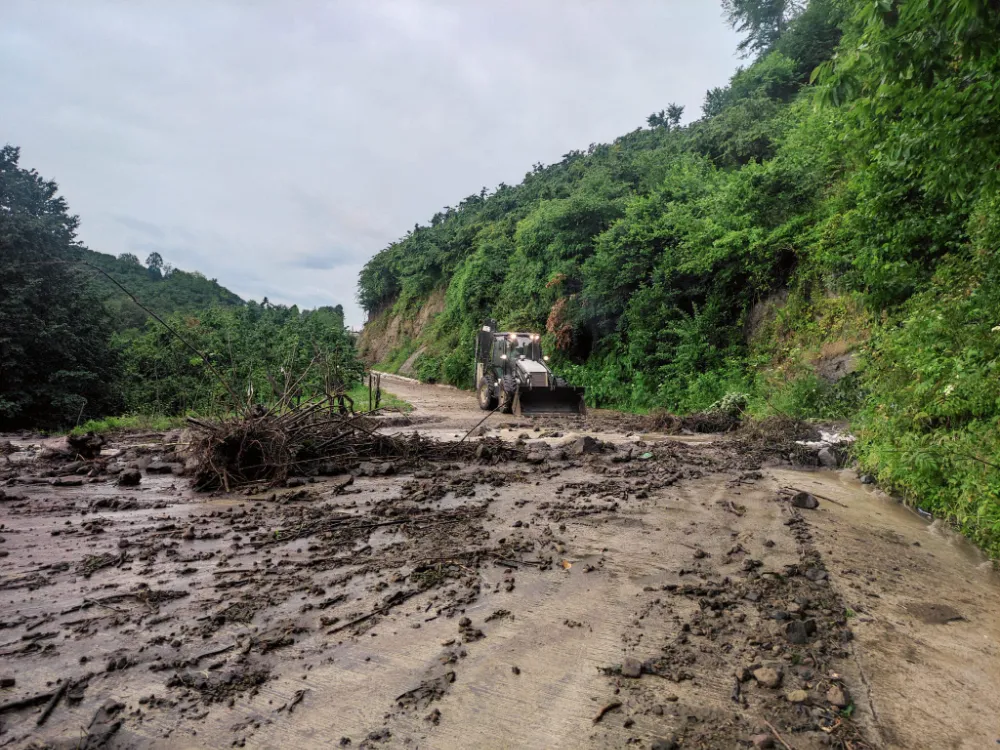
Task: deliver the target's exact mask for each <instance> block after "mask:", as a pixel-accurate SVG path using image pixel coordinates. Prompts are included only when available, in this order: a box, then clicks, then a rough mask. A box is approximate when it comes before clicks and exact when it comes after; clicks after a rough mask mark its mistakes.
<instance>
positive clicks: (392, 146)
mask: <svg viewBox="0 0 1000 750" xmlns="http://www.w3.org/2000/svg"><path fill="white" fill-rule="evenodd" d="M736 42H737V39H736V37H735V36H734V35H733V33H732V32H731V31H730V30H729V29H727V28H726V27H725V25H724V23H723V20H722V17H721V11H720V9H719V7H718V6H717V5H716V4H715V3H713V2H710V1H706V0H683V1H682V0H626V1H625V2H611V0H606V1H605V2H587V1H586V0H544V1H541V2H539V1H537V0H514V1H512V2H505V3H486V2H477V1H475V0H454V1H453V2H434V1H433V0H365V2H357V1H356V0H344V1H343V2H325V3H324V2H304V1H302V2H290V3H277V2H263V1H262V0H258V1H257V2H244V1H243V0H213V2H209V3H206V2H202V1H200V0H199V1H195V0H181V1H174V2H170V3H162V2H151V1H145V2H144V1H136V2H130V3H122V2H119V1H118V0H75V1H73V2H70V1H69V0H65V1H64V2H55V1H52V2H45V3H38V2H34V1H33V0H6V2H5V4H4V23H3V25H2V26H0V97H2V101H4V103H5V107H4V126H5V128H4V131H3V133H2V138H4V139H6V140H8V141H9V142H11V143H13V144H15V145H19V146H21V147H22V164H23V165H25V166H30V167H35V168H37V169H38V170H39V171H40V172H41V173H42V174H43V175H44V176H46V177H49V178H52V179H55V180H57V181H58V182H59V183H60V185H61V187H62V189H63V192H64V194H65V195H66V197H67V200H68V201H69V203H70V206H71V207H72V209H73V210H74V211H75V212H77V213H79V214H80V216H81V219H82V226H81V230H80V234H81V238H82V239H83V240H84V241H85V242H86V243H87V244H88V245H90V246H91V247H92V248H94V249H95V250H100V251H102V252H108V253H112V254H118V253H121V252H127V251H130V250H132V249H134V248H137V247H140V246H148V245H149V244H150V242H151V241H153V242H155V243H156V244H157V245H159V246H161V247H163V248H164V250H163V251H161V252H162V253H163V255H164V257H165V258H166V259H167V260H168V261H169V262H171V263H173V264H174V265H176V266H178V267H181V268H186V269H190V270H200V271H202V272H203V273H205V274H206V275H207V276H209V277H215V278H218V279H219V281H220V282H221V283H223V284H224V285H226V286H229V287H230V288H232V289H233V291H235V292H237V293H238V294H240V295H242V296H244V297H255V298H260V297H263V296H265V295H266V296H268V297H269V298H270V299H272V300H275V301H282V302H288V303H292V302H297V303H298V304H300V305H304V306H312V305H317V304H337V303H342V304H343V305H344V307H345V309H346V310H347V311H348V318H349V321H350V322H352V323H355V324H357V323H359V322H360V320H361V313H360V310H358V308H357V305H356V304H355V302H354V296H355V291H356V290H355V287H356V280H357V272H358V269H359V268H360V267H361V265H363V263H364V262H365V261H366V260H367V259H368V258H369V257H371V255H373V254H374V253H375V252H377V251H378V250H379V249H381V248H382V247H384V246H385V244H386V243H387V242H388V241H390V240H392V239H394V238H396V237H399V236H400V235H402V234H403V233H405V232H406V231H407V230H408V229H410V228H412V226H413V225H414V224H415V223H417V222H424V221H426V220H428V219H429V218H430V216H431V215H433V214H434V213H435V212H436V211H438V210H439V209H440V208H442V207H443V206H445V205H456V204H457V203H458V202H459V201H460V200H461V199H462V198H463V197H465V196H467V195H469V194H471V193H475V192H478V191H479V189H480V188H481V187H482V186H489V187H493V186H495V185H496V184H498V183H499V182H501V181H502V182H507V183H509V184H513V183H517V182H519V181H520V179H521V178H522V177H523V176H524V174H525V172H527V171H528V170H529V169H530V166H531V164H533V163H535V162H538V161H541V162H545V163H551V162H553V161H556V160H558V159H559V158H560V157H561V155H562V154H564V153H566V152H567V151H570V150H571V149H576V148H581V149H582V148H586V147H587V145H588V144H590V143H592V142H605V141H609V140H612V139H613V138H615V137H616V136H618V135H621V134H622V133H625V132H627V131H629V130H632V129H634V128H635V127H638V126H639V125H641V124H643V122H644V120H645V117H646V115H647V114H649V113H650V112H652V111H654V110H658V109H661V108H662V107H664V106H666V104H667V103H668V102H671V101H677V102H680V103H682V104H684V105H686V106H687V108H688V113H689V115H694V114H695V113H697V111H698V108H699V106H700V104H701V101H702V98H703V96H704V92H705V91H706V90H707V89H708V88H711V87H712V86H717V85H720V84H723V83H724V82H725V81H726V80H727V79H728V77H729V75H730V74H731V73H732V72H733V70H734V69H735V67H736V65H737V64H738V59H737V58H736V57H735V55H734V54H733V51H734V50H735V45H736ZM151 228H152V229H151ZM151 232H153V233H154V234H155V233H156V232H159V233H161V234H159V235H157V236H155V237H154V236H152V235H151ZM308 258H317V259H319V260H316V261H314V262H313V263H312V264H311V265H307V266H303V262H302V259H308Z"/></svg>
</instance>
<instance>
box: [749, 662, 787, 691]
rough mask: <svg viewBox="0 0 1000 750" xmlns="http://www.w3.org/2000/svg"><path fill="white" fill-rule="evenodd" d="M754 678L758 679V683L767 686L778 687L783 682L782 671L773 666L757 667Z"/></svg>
mask: <svg viewBox="0 0 1000 750" xmlns="http://www.w3.org/2000/svg"><path fill="white" fill-rule="evenodd" d="M753 678H754V679H755V680H757V682H758V684H760V685H762V686H764V687H766V688H772V689H773V688H776V687H778V686H779V685H780V684H781V672H779V671H778V670H776V669H774V668H772V667H761V668H760V669H755V670H754V672H753Z"/></svg>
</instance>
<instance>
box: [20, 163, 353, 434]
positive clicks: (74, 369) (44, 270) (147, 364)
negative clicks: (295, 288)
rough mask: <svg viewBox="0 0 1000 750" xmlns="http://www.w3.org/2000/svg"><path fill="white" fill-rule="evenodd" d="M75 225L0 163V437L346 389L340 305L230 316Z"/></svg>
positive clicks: (52, 189)
mask: <svg viewBox="0 0 1000 750" xmlns="http://www.w3.org/2000/svg"><path fill="white" fill-rule="evenodd" d="M78 225H79V219H78V218H77V217H76V216H73V215H72V214H70V212H69V208H68V205H67V202H66V200H65V199H64V198H63V197H61V196H60V195H59V194H58V186H57V185H56V183H55V182H53V181H51V180H46V179H44V178H43V177H42V176H41V175H39V174H38V173H37V172H36V171H34V170H31V169H27V168H24V167H22V166H21V165H20V152H19V151H18V149H17V148H16V147H14V146H9V145H8V146H6V147H4V148H3V149H2V150H0V429H2V430H9V429H23V428H29V429H61V428H67V427H73V426H75V425H78V424H83V423H85V422H86V421H87V420H90V419H100V418H102V417H106V416H109V415H115V416H117V415H122V414H131V415H136V414H141V415H154V416H177V415H183V414H186V413H190V412H198V413H203V414H204V413H218V412H225V411H227V410H230V409H232V408H234V407H233V403H232V401H233V399H232V397H231V395H230V392H231V391H232V392H235V393H238V394H239V396H240V399H241V401H242V400H245V401H247V402H249V403H251V404H253V403H268V402H269V401H271V400H273V399H274V398H275V393H276V391H282V392H283V391H284V390H285V389H287V388H288V387H289V384H290V379H291V381H294V384H295V387H296V389H297V390H299V391H301V392H302V393H303V394H304V395H310V393H312V392H315V391H317V390H319V391H322V390H323V389H326V388H329V387H331V385H332V386H335V387H336V388H340V387H341V386H350V385H351V384H353V383H355V382H356V381H358V380H359V379H360V375H361V371H362V370H361V365H360V362H359V361H358V359H357V356H356V352H355V349H354V343H353V340H352V339H351V337H350V336H349V335H348V333H347V331H346V329H345V326H344V311H343V308H342V307H341V306H340V305H337V306H336V307H322V308H319V309H316V310H304V311H300V310H299V309H298V308H297V307H295V306H292V307H286V306H283V305H275V304H271V303H269V302H268V301H267V299H264V300H263V301H262V302H260V303H257V302H248V303H244V302H243V300H241V299H240V298H239V297H238V296H236V295H235V294H233V293H232V292H230V291H229V290H228V289H225V288H224V287H222V286H220V285H219V284H218V283H217V282H216V281H215V280H214V279H213V280H208V279H206V278H205V277H204V276H203V275H201V274H199V273H197V272H186V271H181V270H177V269H172V268H170V267H169V265H168V264H167V263H165V262H164V260H163V258H161V257H160V256H159V255H158V254H157V253H151V254H150V256H149V257H148V258H146V262H145V265H143V264H142V263H140V261H139V259H138V258H137V257H135V256H134V255H128V254H126V255H122V256H121V257H118V258H115V257H113V256H110V255H104V254H101V253H96V252H93V251H91V250H89V249H88V248H86V247H84V246H82V245H81V244H80V243H79V242H78V241H77V239H76V230H77V227H78ZM130 295H131V296H134V297H135V298H136V299H138V300H139V301H140V302H141V303H142V305H141V306H140V305H137V304H136V303H135V302H134V301H133V300H132V298H131V296H130ZM147 310H148V311H149V312H147ZM150 313H152V314H153V315H155V316H157V317H159V318H160V320H155V319H154V318H153V317H151V316H150Z"/></svg>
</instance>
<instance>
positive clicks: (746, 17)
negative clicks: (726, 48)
mask: <svg viewBox="0 0 1000 750" xmlns="http://www.w3.org/2000/svg"><path fill="white" fill-rule="evenodd" d="M804 7H805V2H803V0H722V9H723V11H724V12H725V14H726V17H727V18H728V20H729V24H730V25H731V26H732V27H733V28H734V29H736V30H737V31H738V32H740V33H741V34H746V36H745V37H744V38H743V41H742V42H740V43H739V45H738V47H737V49H739V51H740V52H741V53H742V54H743V56H744V57H755V56H756V55H759V54H760V53H761V52H766V51H767V50H769V49H771V47H772V46H773V45H774V43H775V42H777V41H778V39H779V38H780V37H781V35H782V34H783V33H784V32H785V29H787V28H788V24H789V23H790V22H791V20H792V19H793V18H795V16H797V15H798V14H799V13H801V12H802V10H803V8H804Z"/></svg>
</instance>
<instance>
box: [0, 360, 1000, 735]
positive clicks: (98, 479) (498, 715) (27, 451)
mask: <svg viewBox="0 0 1000 750" xmlns="http://www.w3.org/2000/svg"><path fill="white" fill-rule="evenodd" d="M384 386H385V387H386V388H387V389H388V390H391V391H392V392H394V393H396V394H398V395H399V396H401V397H402V398H404V399H406V400H408V401H410V402H411V403H413V404H414V405H415V407H416V409H415V411H414V412H413V414H412V415H411V417H409V418H401V417H400V418H393V419H392V421H390V422H389V423H388V424H386V425H385V426H384V427H383V429H384V430H386V431H412V430H418V431H420V432H421V433H423V434H425V435H428V436H433V437H437V438H441V439H448V440H455V439H458V438H461V437H462V436H464V435H465V434H466V433H467V432H468V431H469V430H470V429H472V428H473V427H475V425H476V424H477V423H478V422H479V420H481V419H482V416H483V414H482V413H481V412H479V411H478V410H477V409H476V408H475V401H474V398H473V396H472V395H470V394H467V393H464V392H460V391H455V390H451V389H446V388H439V387H435V386H426V385H420V384H413V383H409V382H406V381H403V380H398V379H390V378H386V379H385V381H384ZM641 428H642V425H641V424H640V423H638V422H637V421H636V420H632V419H629V418H625V417H619V416H616V415H613V414H601V413H599V414H595V415H592V416H591V417H590V418H588V419H587V420H581V419H577V418H560V419H555V418H537V419H536V420H535V421H532V420H530V419H520V420H515V419H512V418H509V417H502V416H501V415H495V416H494V417H491V418H490V419H489V420H488V421H487V422H486V423H485V425H483V427H482V428H478V429H476V430H474V431H473V433H472V435H470V436H469V437H468V438H467V439H468V440H472V441H475V440H479V439H481V436H482V435H481V433H483V432H484V430H485V433H486V434H487V435H489V436H490V437H497V436H500V437H502V438H504V439H505V440H509V441H511V442H516V441H521V442H522V443H523V446H522V447H523V449H524V450H523V451H522V455H523V458H522V460H517V461H498V460H495V459H493V458H491V456H490V454H489V451H483V454H482V456H481V457H480V458H479V460H477V461H473V462H463V463H457V462H450V461H447V460H437V461H408V462H401V461H398V462H393V461H379V462H366V463H361V464H359V465H358V466H356V467H355V468H354V469H353V470H352V471H351V472H350V473H349V474H343V475H339V476H330V477H303V478H296V479H295V480H293V481H291V482H289V484H290V485H291V486H287V487H281V488H258V490H257V491H254V492H252V493H250V494H247V493H246V492H243V493H231V494H223V493H218V494H204V493H197V492H195V491H194V490H193V489H192V487H191V480H190V478H189V476H188V473H189V472H190V469H191V467H190V466H188V467H187V468H185V466H184V453H183V450H184V438H183V437H182V436H181V434H179V433H174V434H169V435H145V436H136V435H133V436H129V437H127V438H122V439H119V440H113V441H111V442H110V443H109V444H108V445H107V446H104V450H103V452H102V454H101V456H100V457H99V458H98V459H96V460H91V461H78V460H76V458H75V456H61V455H59V451H58V446H57V445H50V446H48V448H47V449H46V450H40V446H38V445H37V443H38V441H35V440H30V439H23V440H18V439H17V438H15V437H13V436H10V438H11V443H10V446H9V447H7V448H5V449H4V450H3V451H0V453H2V454H3V455H0V479H2V483H0V539H2V541H0V747H5V748H6V747H17V748H20V747H61V748H78V747H89V748H97V747H107V748H146V747H178V748H203V747H204V748H215V747H231V746H236V747H258V748H284V747H298V748H313V747H317V748H319V747H352V748H358V747H362V748H397V747H400V748H402V747H405V748H473V747H476V748H478V747H483V748H581V747H583V748H618V747H637V748H659V749H660V750H662V749H663V748H685V749H686V748H739V747H748V748H749V747H775V748H782V747H786V748H796V749H797V750H802V749H805V748H821V747H843V748H855V749H858V750H860V749H861V748H882V747H885V748H983V747H995V746H996V743H997V742H998V740H1000V596H998V594H1000V583H998V580H997V576H996V574H995V573H994V571H993V569H992V567H991V566H990V565H989V563H988V562H987V561H986V560H985V559H983V558H982V557H981V556H980V555H979V553H978V552H976V551H975V550H974V549H972V548H971V547H970V546H969V545H967V544H966V543H965V542H964V541H963V540H962V539H960V538H958V537H957V536H955V535H954V534H953V533H951V532H950V531H949V530H948V529H946V528H943V527H942V525H941V524H940V523H939V522H934V523H931V522H929V521H927V520H925V519H923V518H921V517H919V516H917V515H915V514H913V513H911V512H909V511H908V510H906V509H905V508H903V507H902V506H900V505H898V504H897V503H895V502H894V501H892V500H891V499H890V498H888V497H886V496H885V495H883V494H882V493H881V492H879V491H878V490H877V489H875V488H874V487H873V486H871V485H864V484H862V483H861V482H860V481H859V479H858V478H857V477H856V476H855V475H854V473H853V472H852V471H850V470H848V469H840V470H829V469H823V470H820V469H816V468H814V467H812V466H808V465H801V464H810V463H815V462H814V461H809V460H808V458H809V451H810V450H814V449H812V448H808V449H806V448H802V449H800V448H801V446H800V448H794V449H793V448H792V447H791V446H793V445H794V440H787V441H784V444H783V445H781V446H774V445H766V444H761V442H760V441H759V440H757V441H756V442H755V441H752V440H747V439H740V438H735V439H734V438H733V437H724V436H705V435H683V434H682V435H674V436H668V435H663V434H656V433H645V432H642V430H641ZM777 442H779V443H781V442H782V441H781V440H778V441H777ZM3 445H4V438H0V447H2V446H3ZM789 458H792V459H793V460H792V461H790V460H788V459H789ZM128 472H133V473H131V474H128ZM136 476H138V477H139V484H138V485H136V486H125V485H126V484H127V482H128V479H126V480H125V481H122V477H129V478H131V479H132V480H134V479H135V477H136ZM799 493H806V494H799ZM813 505H816V507H811V506H813ZM798 506H802V507H798Z"/></svg>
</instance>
